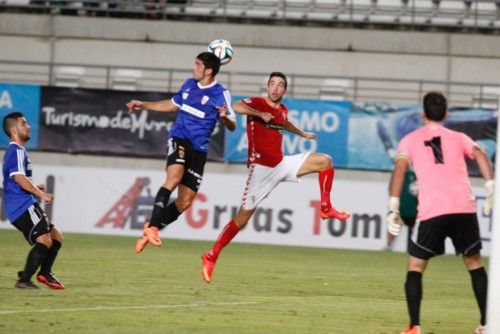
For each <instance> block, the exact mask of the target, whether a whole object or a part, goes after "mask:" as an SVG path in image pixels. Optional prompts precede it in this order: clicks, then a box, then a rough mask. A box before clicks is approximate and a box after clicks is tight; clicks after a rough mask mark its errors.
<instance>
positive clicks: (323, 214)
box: [319, 206, 351, 221]
mask: <svg viewBox="0 0 500 334" xmlns="http://www.w3.org/2000/svg"><path fill="white" fill-rule="evenodd" d="M319 217H320V218H321V219H332V218H335V219H338V220H341V221H346V220H347V219H349V217H351V214H350V213H349V212H345V211H337V210H336V209H335V208H334V207H333V206H329V207H326V208H324V209H323V208H321V211H320V212H319Z"/></svg>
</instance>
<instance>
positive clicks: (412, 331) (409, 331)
mask: <svg viewBox="0 0 500 334" xmlns="http://www.w3.org/2000/svg"><path fill="white" fill-rule="evenodd" d="M401 334H420V326H417V325H413V326H408V328H406V329H405V330H404V331H402V332H401Z"/></svg>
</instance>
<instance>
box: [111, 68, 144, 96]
mask: <svg viewBox="0 0 500 334" xmlns="http://www.w3.org/2000/svg"><path fill="white" fill-rule="evenodd" d="M140 78H142V71H141V70H136V69H128V68H119V69H116V70H114V71H111V82H110V83H111V89H116V90H130V91H134V90H137V89H138V87H139V79H140Z"/></svg>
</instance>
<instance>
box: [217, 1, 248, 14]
mask: <svg viewBox="0 0 500 334" xmlns="http://www.w3.org/2000/svg"><path fill="white" fill-rule="evenodd" d="M249 7H250V2H249V1H246V0H226V1H224V2H223V5H222V6H220V7H219V8H217V9H216V10H215V13H216V14H217V15H218V16H226V17H243V16H245V15H246V11H247V9H248V8H249Z"/></svg>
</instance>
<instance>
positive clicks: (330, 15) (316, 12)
mask: <svg viewBox="0 0 500 334" xmlns="http://www.w3.org/2000/svg"><path fill="white" fill-rule="evenodd" d="M346 10H347V1H346V0H314V1H313V2H312V5H311V8H310V9H309V11H308V12H307V13H306V18H307V19H309V20H317V21H331V20H336V19H337V18H338V16H339V15H340V14H342V13H345V12H346Z"/></svg>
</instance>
